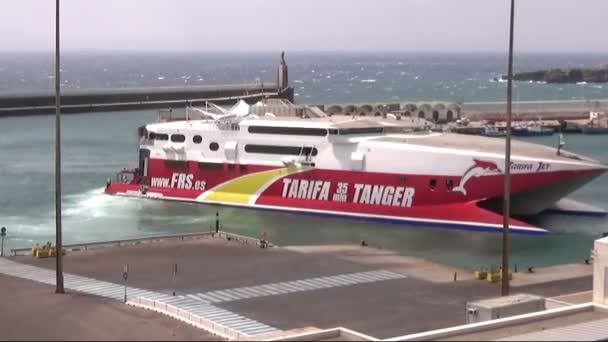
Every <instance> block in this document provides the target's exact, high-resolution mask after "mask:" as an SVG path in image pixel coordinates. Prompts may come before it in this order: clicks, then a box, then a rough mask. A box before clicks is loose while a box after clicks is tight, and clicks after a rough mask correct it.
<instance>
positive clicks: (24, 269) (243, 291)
mask: <svg viewBox="0 0 608 342" xmlns="http://www.w3.org/2000/svg"><path fill="white" fill-rule="evenodd" d="M0 273H2V274H6V275H11V276H15V277H19V278H25V279H30V280H34V281H38V282H42V283H46V284H52V285H54V284H55V272H54V270H48V269H44V268H40V267H35V266H29V265H23V264H19V263H16V262H13V261H9V260H7V259H5V258H0ZM401 278H405V276H404V275H402V274H399V273H395V272H391V271H387V270H376V271H370V272H359V273H351V274H340V275H334V276H327V277H317V278H308V279H300V280H293V281H286V282H278V283H269V284H262V285H256V286H248V287H238V288H231V289H222V290H215V291H209V292H201V293H191V294H186V295H181V296H176V297H174V296H169V295H167V294H163V293H158V292H153V291H148V290H144V289H139V288H134V287H128V291H127V294H128V296H129V297H141V298H147V299H150V300H154V301H156V302H159V303H164V304H170V305H173V306H175V307H178V308H179V309H182V310H184V311H187V312H189V313H190V314H191V315H196V316H198V317H201V318H204V319H207V320H209V321H212V322H214V323H216V324H220V325H223V326H226V327H229V328H230V329H233V330H235V331H238V332H241V333H244V334H248V335H255V334H261V333H266V332H271V331H278V329H276V328H274V327H271V326H269V325H266V324H263V323H260V322H257V321H255V320H252V319H249V318H246V317H243V316H240V315H238V314H236V313H233V312H231V311H228V310H225V309H223V308H220V307H217V306H215V305H213V304H216V303H223V302H231V301H238V300H244V299H250V298H257V297H267V296H276V295H281V294H288V293H295V292H305V291H313V290H319V289H327V288H334V287H343V286H351V285H358V284H366V283H372V282H378V281H386V280H391V279H401ZM64 285H65V287H66V288H67V289H71V290H74V291H79V292H84V293H90V294H94V295H98V296H101V297H106V298H111V299H117V300H121V299H123V297H124V285H121V284H116V283H111V282H106V281H100V280H96V279H92V278H88V277H83V276H77V275H72V274H65V275H64Z"/></svg>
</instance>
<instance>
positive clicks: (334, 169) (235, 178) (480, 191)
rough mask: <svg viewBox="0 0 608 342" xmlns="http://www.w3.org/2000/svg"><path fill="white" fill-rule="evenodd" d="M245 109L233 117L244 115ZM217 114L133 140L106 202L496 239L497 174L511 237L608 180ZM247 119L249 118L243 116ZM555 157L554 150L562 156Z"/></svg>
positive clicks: (571, 165)
mask: <svg viewBox="0 0 608 342" xmlns="http://www.w3.org/2000/svg"><path fill="white" fill-rule="evenodd" d="M239 106H240V107H239ZM246 106H247V105H246V104H245V105H243V104H240V105H238V106H235V107H239V108H241V109H240V110H236V109H233V110H231V111H228V112H223V113H220V114H216V113H213V112H211V111H209V110H208V109H199V108H191V109H190V112H198V113H199V114H200V115H199V117H197V118H193V117H187V118H182V119H180V120H171V121H169V120H161V121H162V122H155V123H150V124H147V125H145V126H142V127H140V128H139V129H138V135H139V157H138V166H137V167H134V168H131V169H123V170H122V171H120V172H119V173H118V174H117V176H116V179H114V180H112V179H108V181H107V184H106V188H105V192H106V193H107V194H111V195H120V196H132V197H138V198H150V199H161V200H171V201H187V202H195V203H201V204H215V205H228V206H237V207H245V208H253V209H263V210H278V211H287V212H293V213H313V214H318V215H331V216H341V217H349V218H362V219H367V220H380V221H388V222H397V223H411V224H414V225H420V226H441V227H448V228H457V229H464V230H475V231H502V220H503V218H502V214H501V213H500V211H501V207H502V197H503V189H504V171H505V168H506V167H509V168H510V171H511V174H512V209H511V211H512V214H513V216H514V218H512V219H511V221H510V222H511V223H510V229H511V230H512V231H513V232H516V233H522V234H544V233H547V230H545V229H543V228H542V227H538V226H535V225H534V224H531V223H529V222H528V220H527V219H526V218H527V217H528V216H530V215H536V214H538V213H540V212H542V211H543V210H545V209H547V208H551V207H553V206H554V205H555V204H556V203H558V202H559V201H560V200H561V199H562V198H565V197H566V196H567V195H568V194H570V193H571V192H573V191H574V190H576V189H578V188H580V187H581V186H583V185H585V184H587V183H589V182H590V181H592V180H593V179H594V178H596V177H598V176H599V175H601V174H602V173H604V172H605V171H606V170H607V166H606V165H604V164H602V163H600V162H598V161H596V160H593V159H590V158H587V157H584V156H581V155H577V154H574V153H569V152H566V151H564V150H558V149H556V148H552V147H547V146H541V145H536V144H531V143H526V142H520V141H513V142H512V159H511V160H512V161H511V164H510V165H508V166H507V165H505V160H504V150H505V149H504V141H503V140H501V139H493V138H488V137H482V136H471V135H459V134H452V133H437V132H407V131H404V129H403V127H401V126H400V125H399V124H398V122H399V121H398V120H389V119H376V118H368V117H352V116H329V117H320V118H300V117H280V116H274V115H272V114H270V113H269V114H267V115H254V114H252V113H251V111H250V110H247V108H244V107H246ZM243 108H244V109H243ZM560 147H561V146H560Z"/></svg>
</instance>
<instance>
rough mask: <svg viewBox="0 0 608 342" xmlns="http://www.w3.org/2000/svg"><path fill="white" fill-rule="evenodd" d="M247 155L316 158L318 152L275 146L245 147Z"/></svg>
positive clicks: (311, 149) (309, 148)
mask: <svg viewBox="0 0 608 342" xmlns="http://www.w3.org/2000/svg"><path fill="white" fill-rule="evenodd" d="M245 152H247V153H261V154H283V155H292V156H299V155H303V156H307V155H311V156H316V155H317V154H318V153H319V151H318V150H317V149H316V148H314V147H299V146H275V145H245Z"/></svg>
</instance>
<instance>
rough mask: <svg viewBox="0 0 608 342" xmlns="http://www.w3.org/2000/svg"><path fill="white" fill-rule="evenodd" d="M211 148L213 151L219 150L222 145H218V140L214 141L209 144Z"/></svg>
mask: <svg viewBox="0 0 608 342" xmlns="http://www.w3.org/2000/svg"><path fill="white" fill-rule="evenodd" d="M209 149H210V150H211V151H217V150H219V149H220V145H218V143H216V142H212V143H211V144H209Z"/></svg>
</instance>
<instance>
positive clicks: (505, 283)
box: [501, 0, 515, 296]
mask: <svg viewBox="0 0 608 342" xmlns="http://www.w3.org/2000/svg"><path fill="white" fill-rule="evenodd" d="M514 18H515V0H511V17H510V21H509V24H510V25H509V71H508V76H507V122H506V131H507V137H506V139H505V140H506V141H505V191H504V200H503V212H502V215H503V224H502V277H501V278H502V287H501V295H502V296H508V295H509V219H510V215H511V109H512V108H511V107H512V101H513V23H514Z"/></svg>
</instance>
